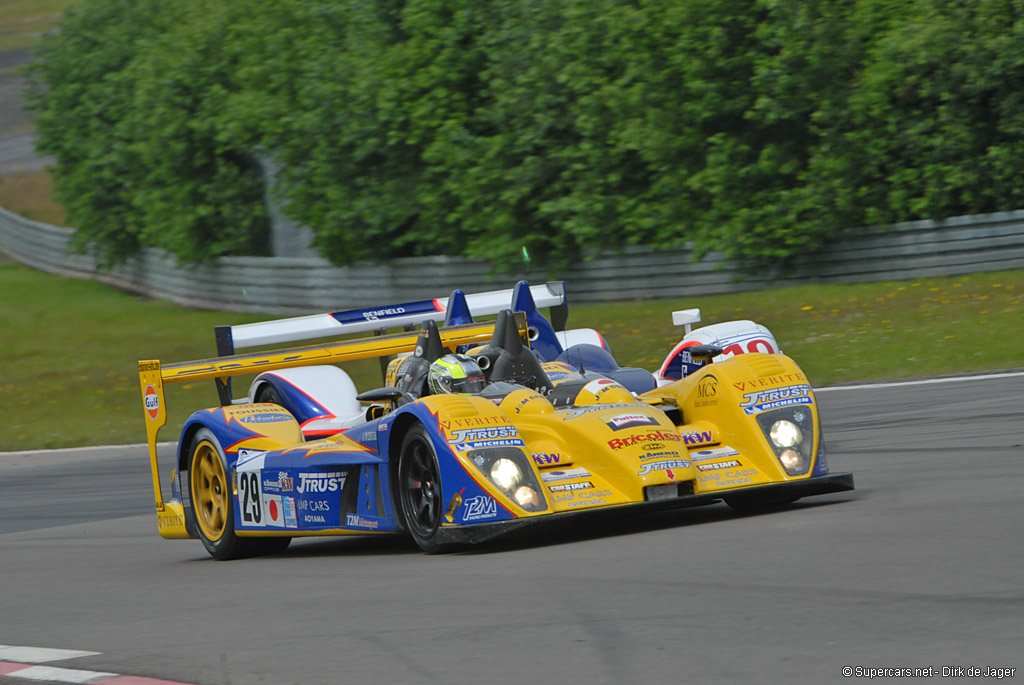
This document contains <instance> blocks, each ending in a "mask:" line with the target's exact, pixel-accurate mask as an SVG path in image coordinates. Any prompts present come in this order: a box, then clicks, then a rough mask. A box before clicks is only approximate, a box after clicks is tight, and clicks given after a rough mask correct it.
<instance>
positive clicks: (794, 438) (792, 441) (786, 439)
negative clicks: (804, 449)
mask: <svg viewBox="0 0 1024 685" xmlns="http://www.w3.org/2000/svg"><path fill="white" fill-rule="evenodd" d="M768 437H769V438H771V439H772V442H773V443H774V444H775V446H776V447H793V446H794V445H797V444H799V443H800V441H801V440H803V439H804V436H803V433H801V432H800V428H799V427H797V425H796V424H795V423H793V422H792V421H787V420H786V419H782V420H781V421H776V422H775V423H773V424H772V429H771V430H770V431H768Z"/></svg>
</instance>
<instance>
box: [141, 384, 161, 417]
mask: <svg viewBox="0 0 1024 685" xmlns="http://www.w3.org/2000/svg"><path fill="white" fill-rule="evenodd" d="M143 396H144V399H145V402H146V413H147V414H149V418H151V419H152V420H154V421H156V417H157V416H159V415H160V396H159V395H157V394H156V388H154V387H153V386H152V385H147V386H146V392H144V393H143Z"/></svg>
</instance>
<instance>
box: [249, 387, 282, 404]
mask: <svg viewBox="0 0 1024 685" xmlns="http://www.w3.org/2000/svg"><path fill="white" fill-rule="evenodd" d="M254 399H255V400H256V404H260V403H262V402H269V403H270V404H276V405H278V406H284V405H282V404H281V395H280V394H279V393H278V392H277V389H276V388H274V386H272V385H271V384H270V383H264V384H263V385H261V386H260V389H259V390H257V391H256V397H255V398H254Z"/></svg>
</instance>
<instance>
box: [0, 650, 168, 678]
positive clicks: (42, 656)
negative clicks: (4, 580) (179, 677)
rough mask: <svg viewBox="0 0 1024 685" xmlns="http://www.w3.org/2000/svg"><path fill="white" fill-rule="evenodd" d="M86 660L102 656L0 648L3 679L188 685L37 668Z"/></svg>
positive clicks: (63, 669)
mask: <svg viewBox="0 0 1024 685" xmlns="http://www.w3.org/2000/svg"><path fill="white" fill-rule="evenodd" d="M85 656H100V652H83V651H80V650H77V649H49V648H46V647H13V646H11V645H0V679H2V678H23V679H25V680H35V681H46V682H48V683H95V685H188V684H187V683H179V682H177V681H173V680H163V679H161V678H148V677H144V676H131V675H121V674H120V673H108V672H106V671H85V670H80V669H76V668H58V667H57V666H38V665H37V664H42V663H48V662H51V661H61V660H63V659H78V658H80V657H85Z"/></svg>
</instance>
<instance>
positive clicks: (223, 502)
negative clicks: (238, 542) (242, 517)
mask: <svg viewBox="0 0 1024 685" xmlns="http://www.w3.org/2000/svg"><path fill="white" fill-rule="evenodd" d="M190 473H191V481H192V506H193V508H194V509H195V512H196V521H197V522H198V523H199V528H200V529H201V530H202V532H203V535H204V536H205V537H206V539H207V540H209V541H210V542H216V541H217V540H220V538H221V536H223V535H224V529H225V527H226V526H227V515H228V482H227V477H226V476H225V475H224V464H223V463H222V462H221V460H220V454H219V453H218V452H217V448H216V447H214V446H213V445H212V444H211V443H210V442H209V441H207V440H203V441H202V442H200V443H199V445H197V446H196V450H195V452H193V454H192V468H191V469H190Z"/></svg>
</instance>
